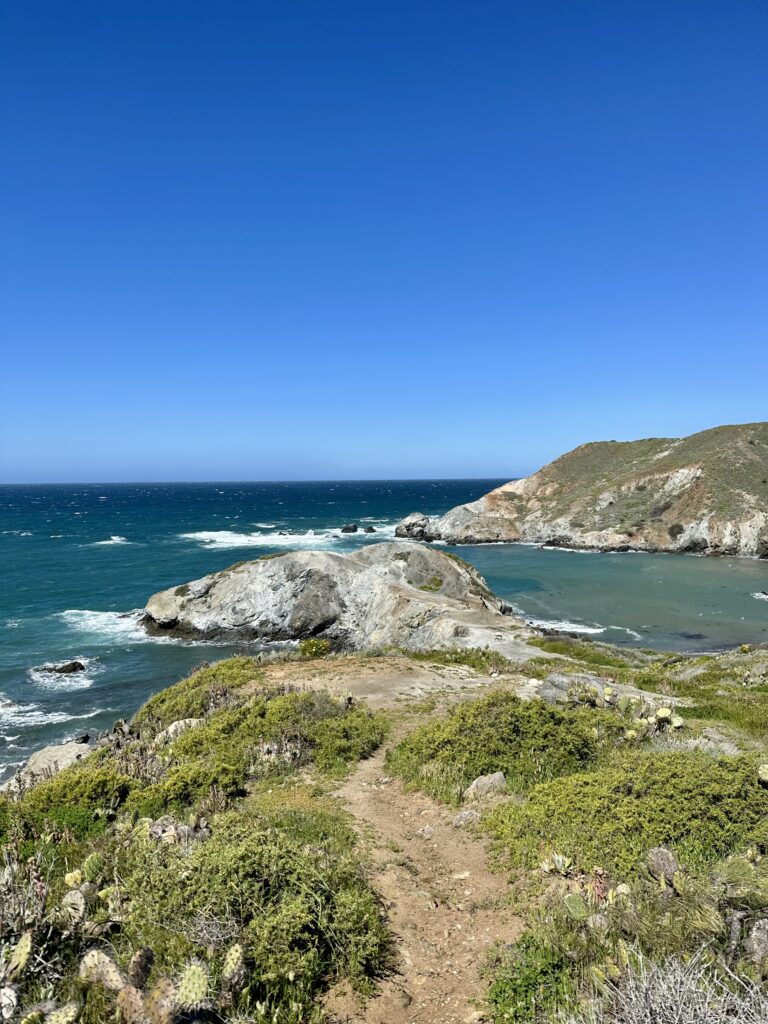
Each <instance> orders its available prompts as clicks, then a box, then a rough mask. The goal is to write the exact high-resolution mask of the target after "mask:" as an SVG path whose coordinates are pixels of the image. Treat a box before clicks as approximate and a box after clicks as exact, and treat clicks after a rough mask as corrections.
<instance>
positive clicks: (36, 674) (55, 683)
mask: <svg viewBox="0 0 768 1024" xmlns="http://www.w3.org/2000/svg"><path fill="white" fill-rule="evenodd" d="M78 660H80V659H78ZM83 663H84V664H85V662H83ZM27 678H28V679H29V681H30V683H32V684H33V686H39V687H40V688H41V689H43V690H57V691H59V692H68V691H70V690H87V689H88V688H89V687H90V686H93V679H92V678H91V677H90V676H87V675H86V674H85V672H53V671H52V670H51V669H50V668H46V667H45V665H40V666H38V667H37V668H30V669H28V670H27Z"/></svg>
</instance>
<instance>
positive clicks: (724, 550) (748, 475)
mask: <svg viewBox="0 0 768 1024" xmlns="http://www.w3.org/2000/svg"><path fill="white" fill-rule="evenodd" d="M396 535H397V536H398V537H409V538H411V539H415V540H429V541H431V540H443V541H447V542H448V543H451V544H484V543H498V542H505V541H509V542H514V541H523V542H528V543H539V544H546V545H551V546H554V547H573V548H593V549H598V550H603V551H628V550H634V551H679V552H689V553H700V554H730V555H750V556H757V557H760V558H766V557H768V423H746V424H739V425H728V426H720V427H714V428H712V429H710V430H704V431H701V432H700V433H697V434H692V435H690V436H689V437H683V438H667V437H664V438H645V439H643V440H638V441H593V442H589V443H587V444H583V445H580V446H579V447H578V448H575V449H573V451H570V452H567V453H566V454H565V455H561V456H560V457H559V458H558V459H555V460H554V461H553V462H550V463H549V464H548V465H546V466H544V467H543V468H542V469H540V470H538V471H537V472H536V473H533V474H532V475H531V476H528V477H524V478H523V479H520V480H512V481H510V482H509V483H506V484H503V485H502V486H501V487H498V488H496V489H495V490H493V491H491V492H490V493H489V494H486V495H485V496H483V497H482V498H480V499H478V500H477V501H474V502H471V503H469V504H467V505H459V506H457V507H456V508H454V509H451V510H450V511H449V512H447V513H446V514H445V515H443V516H440V517H437V518H430V517H429V516H427V515H424V514H422V513H418V512H416V513H412V514H411V515H409V516H407V517H406V518H405V519H404V520H403V521H402V522H401V523H400V524H399V525H398V527H397V530H396Z"/></svg>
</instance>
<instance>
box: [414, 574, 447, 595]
mask: <svg viewBox="0 0 768 1024" xmlns="http://www.w3.org/2000/svg"><path fill="white" fill-rule="evenodd" d="M442 585H443V577H442V576H432V577H430V579H428V580H427V582H426V583H425V584H424V586H423V587H419V590H424V591H426V592H427V593H428V594H434V593H436V592H437V591H438V590H439V589H440V587H442Z"/></svg>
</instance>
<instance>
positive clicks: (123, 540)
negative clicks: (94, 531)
mask: <svg viewBox="0 0 768 1024" xmlns="http://www.w3.org/2000/svg"><path fill="white" fill-rule="evenodd" d="M130 543H131V542H130V541H129V540H128V538H127V537H121V536H119V535H118V534H113V535H112V536H111V537H110V538H109V540H96V541H94V542H93V544H92V545H91V547H93V548H100V547H104V546H105V545H111V544H130Z"/></svg>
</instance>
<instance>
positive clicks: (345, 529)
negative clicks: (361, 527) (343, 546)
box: [341, 523, 358, 533]
mask: <svg viewBox="0 0 768 1024" xmlns="http://www.w3.org/2000/svg"><path fill="white" fill-rule="evenodd" d="M357 530H358V526H357V523H347V524H346V525H345V526H342V528H341V532H342V533H357Z"/></svg>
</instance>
